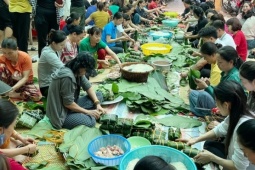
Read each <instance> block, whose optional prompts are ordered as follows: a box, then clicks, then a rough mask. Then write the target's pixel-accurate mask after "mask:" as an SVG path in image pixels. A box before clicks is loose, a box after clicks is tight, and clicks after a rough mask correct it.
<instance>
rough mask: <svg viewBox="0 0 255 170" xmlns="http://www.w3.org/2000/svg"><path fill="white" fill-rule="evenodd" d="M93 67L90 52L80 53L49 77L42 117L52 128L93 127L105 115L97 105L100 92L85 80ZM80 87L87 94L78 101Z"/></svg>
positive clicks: (101, 99) (100, 99)
mask: <svg viewBox="0 0 255 170" xmlns="http://www.w3.org/2000/svg"><path fill="white" fill-rule="evenodd" d="M95 65H96V61H95V59H94V58H93V56H92V55H91V54H90V53H88V52H80V53H79V54H78V56H77V57H75V58H74V59H73V60H71V61H69V62H68V63H66V65H65V66H64V67H61V68H60V69H58V70H57V71H56V72H54V73H53V74H52V76H51V77H52V82H51V84H50V87H49V92H48V98H47V107H46V115H47V116H48V118H49V120H50V122H51V124H52V126H53V127H54V128H56V129H60V128H67V129H73V128H75V127H76V126H79V125H85V126H88V127H93V126H95V124H96V119H99V118H100V115H101V114H104V113H105V110H104V109H103V108H102V107H101V105H100V103H101V102H102V101H103V95H102V93H100V92H97V93H95V92H94V90H93V88H92V86H91V84H90V83H89V81H88V80H87V78H86V77H85V74H86V73H87V74H91V73H92V71H93V70H94V69H95ZM81 87H82V89H83V90H84V91H86V92H87V94H88V95H87V96H83V97H80V98H79V96H80V89H81Z"/></svg>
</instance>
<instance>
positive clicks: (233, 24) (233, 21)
mask: <svg viewBox="0 0 255 170" xmlns="http://www.w3.org/2000/svg"><path fill="white" fill-rule="evenodd" d="M226 24H227V26H228V30H229V32H230V33H231V34H233V35H232V36H233V39H234V41H235V43H236V51H237V53H238V55H239V56H240V58H241V59H242V60H243V61H246V58H247V52H248V47H247V41H246V39H245V36H244V33H243V32H242V31H241V29H242V25H241V23H240V21H239V20H238V19H237V18H230V19H229V20H228V21H227V23H226Z"/></svg>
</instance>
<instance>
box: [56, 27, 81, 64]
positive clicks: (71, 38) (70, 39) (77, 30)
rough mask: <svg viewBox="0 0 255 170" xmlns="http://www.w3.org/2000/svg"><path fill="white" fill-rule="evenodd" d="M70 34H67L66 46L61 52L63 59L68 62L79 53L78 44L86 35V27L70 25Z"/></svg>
mask: <svg viewBox="0 0 255 170" xmlns="http://www.w3.org/2000/svg"><path fill="white" fill-rule="evenodd" d="M68 30H69V33H70V34H69V35H68V36H67V39H66V43H65V47H64V48H63V50H62V53H61V57H60V59H61V61H62V62H63V63H64V64H66V63H67V62H68V61H70V60H72V59H74V58H75V57H76V56H77V55H78V51H79V50H78V44H80V41H81V40H82V38H83V37H84V28H82V27H81V26H79V25H69V26H68Z"/></svg>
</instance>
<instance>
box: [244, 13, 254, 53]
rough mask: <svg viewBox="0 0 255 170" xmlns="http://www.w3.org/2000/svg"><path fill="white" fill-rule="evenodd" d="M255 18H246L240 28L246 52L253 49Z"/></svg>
mask: <svg viewBox="0 0 255 170" xmlns="http://www.w3.org/2000/svg"><path fill="white" fill-rule="evenodd" d="M254 23H255V16H251V17H250V18H247V19H246V21H245V22H244V24H243V26H242V32H243V33H244V36H245V39H246V41H247V45H248V50H251V49H253V48H255V27H254Z"/></svg>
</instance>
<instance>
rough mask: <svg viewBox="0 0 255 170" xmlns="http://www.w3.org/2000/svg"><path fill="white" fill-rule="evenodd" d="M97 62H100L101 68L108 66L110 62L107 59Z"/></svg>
mask: <svg viewBox="0 0 255 170" xmlns="http://www.w3.org/2000/svg"><path fill="white" fill-rule="evenodd" d="M98 63H99V64H101V65H102V67H103V68H108V67H110V63H109V62H108V61H107V60H100V61H98Z"/></svg>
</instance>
